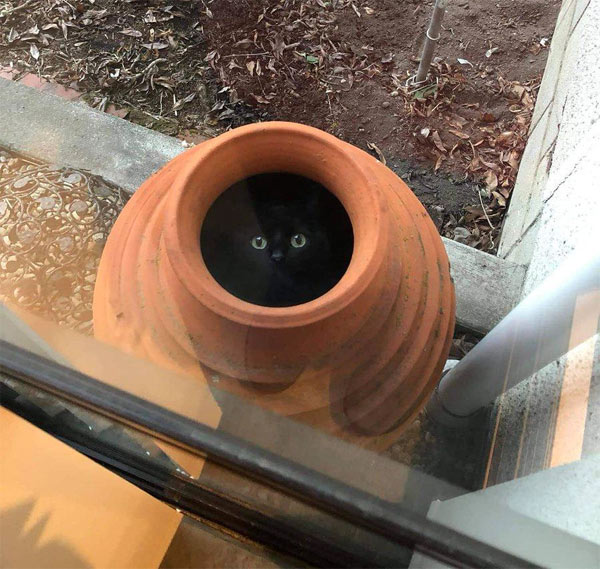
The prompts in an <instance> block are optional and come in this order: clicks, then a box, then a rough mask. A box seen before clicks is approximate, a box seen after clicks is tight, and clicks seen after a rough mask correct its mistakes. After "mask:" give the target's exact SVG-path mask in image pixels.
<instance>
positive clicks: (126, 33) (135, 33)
mask: <svg viewBox="0 0 600 569" xmlns="http://www.w3.org/2000/svg"><path fill="white" fill-rule="evenodd" d="M119 33H120V34H123V35H124V36H131V37H132V38H141V37H142V32H139V31H138V30H134V29H133V28H125V29H124V30H121V31H120V32H119Z"/></svg>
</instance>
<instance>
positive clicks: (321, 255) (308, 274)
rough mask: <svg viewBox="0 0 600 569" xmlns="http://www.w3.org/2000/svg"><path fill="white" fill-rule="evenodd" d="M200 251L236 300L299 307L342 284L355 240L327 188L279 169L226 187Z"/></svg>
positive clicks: (212, 209)
mask: <svg viewBox="0 0 600 569" xmlns="http://www.w3.org/2000/svg"><path fill="white" fill-rule="evenodd" d="M200 248H201V251H202V257H203V259H204V263H205V265H206V267H207V269H208V271H209V272H210V274H211V275H212V276H213V278H214V279H215V280H216V281H217V282H218V283H219V284H220V285H221V286H222V287H223V288H224V289H225V290H227V291H228V292H230V293H231V294H233V295H234V296H236V297H238V298H240V299H242V300H245V301H246V302H251V303H252V304H257V305H260V306H271V307H282V306H295V305H298V304H303V303H306V302H310V301H311V300H314V299H316V298H318V297H320V296H322V295H324V294H325V293H326V292H327V291H329V290H330V289H331V288H333V287H334V286H335V285H336V283H338V282H339V280H340V279H341V278H342V277H343V275H344V273H345V272H346V270H347V268H348V265H349V264H350V259H351V258H352V251H353V249H354V235H353V231H352V224H351V222H350V218H349V217H348V214H347V213H346V210H345V209H344V207H343V206H342V204H341V202H340V201H339V200H338V199H337V197H335V196H334V195H333V194H332V193H331V192H329V191H328V190H327V189H326V188H325V187H324V186H322V185H321V184H318V183H317V182H314V181H312V180H310V179H308V178H305V177H303V176H298V175H295V174H288V173H284V172H276V173H268V174H258V175H255V176H251V177H249V178H246V179H244V180H241V181H239V182H237V183H235V184H234V185H232V186H230V187H229V188H227V189H226V190H225V191H224V192H223V193H222V194H221V195H220V196H219V197H218V198H217V199H216V200H215V202H214V203H213V204H212V205H211V207H210V208H209V210H208V212H207V214H206V217H205V219H204V222H203V224H202V228H201V232H200Z"/></svg>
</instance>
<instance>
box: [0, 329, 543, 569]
mask: <svg viewBox="0 0 600 569" xmlns="http://www.w3.org/2000/svg"><path fill="white" fill-rule="evenodd" d="M0 371H2V372H3V373H4V374H6V375H8V376H10V377H13V378H15V379H17V380H20V381H22V382H24V383H26V384H28V385H31V386H33V387H35V388H37V389H40V390H42V391H45V392H48V393H51V394H53V395H56V396H58V397H60V398H62V399H65V400H68V401H70V402H72V403H75V404H77V405H80V406H81V407H85V408H87V409H89V410H91V411H93V412H95V413H98V414H100V415H103V416H105V417H109V418H111V419H112V420H114V421H116V422H119V423H122V424H125V425H127V426H129V427H133V428H135V429H138V430H141V431H144V432H146V433H148V434H150V435H151V436H153V437H155V438H157V439H160V440H162V441H164V442H167V443H169V444H171V445H173V446H176V447H178V448H181V449H183V450H186V451H187V452H190V453H192V454H195V455H198V456H202V457H206V458H208V459H210V460H211V461H214V462H215V463H217V464H219V465H221V466H223V467H225V468H227V469H230V470H232V471H235V472H237V473H240V474H242V475H243V476H247V477H249V478H252V479H254V480H257V481H258V482H260V483H262V484H266V485H269V486H272V487H274V488H276V489H277V490H278V491H280V492H283V493H284V494H286V495H289V496H292V497H294V498H295V499H296V500H299V501H301V502H304V503H306V504H309V505H311V506H313V507H315V508H318V509H319V510H321V511H324V512H327V513H329V514H331V515H333V516H336V517H340V518H343V519H345V520H347V521H348V522H350V523H352V524H354V525H355V526H357V527H360V528H363V529H366V530H368V531H370V532H372V533H374V534H376V535H379V536H381V537H384V538H386V539H388V540H390V541H391V542H394V543H397V544H400V545H402V546H406V547H409V548H411V549H414V550H417V551H419V552H421V553H423V554H425V555H428V556H429V557H431V558H434V559H436V560H439V561H442V562H444V563H447V564H449V565H451V566H454V567H498V568H501V567H522V568H526V567H527V568H529V567H538V566H537V565H535V564H532V563H531V562H529V561H526V560H524V559H520V558H517V557H515V556H513V555H511V554H509V553H506V552H504V551H501V550H499V549H497V548H495V547H492V546H490V545H487V544H485V543H481V542H479V541H477V540H474V539H472V538H470V537H468V536H466V535H463V534H461V533H460V532H457V531H455V530H453V529H450V528H448V527H445V526H443V525H441V524H439V523H436V522H433V521H431V520H429V519H427V518H425V517H423V516H420V515H418V514H416V513H414V512H412V511H410V510H408V509H406V508H405V507H403V506H402V505H399V504H393V503H390V502H387V501H385V500H382V499H380V498H378V497H376V496H373V495H371V494H368V493H367V492H364V491H362V490H359V489H357V488H352V487H350V486H347V485H345V484H343V483H341V482H339V481H337V480H335V479H333V478H331V477H329V476H326V475H324V474H322V473H320V472H317V471H315V470H313V469H310V468H307V467H305V466H303V465H301V464H298V463H295V462H293V461H291V460H288V459H285V458H283V457H281V456H278V455H276V454H274V453H272V452H270V451H267V450H265V449H262V448H260V447H258V446H256V445H253V444H251V443H248V442H247V441H244V440H242V439H240V438H238V437H235V436H233V435H230V434H228V433H225V432H221V431H219V430H216V429H212V428H210V427H207V426H206V425H203V424H201V423H198V422H196V421H193V420H191V419H189V418H187V417H184V416H181V415H178V414H177V413H174V412H172V411H169V410H167V409H164V408H162V407H160V406H158V405H155V404H153V403H150V402H148V401H145V400H143V399H140V398H139V397H136V396H134V395H131V394H129V393H127V392H125V391H122V390H120V389H117V388H115V387H112V386H109V385H106V384H104V383H102V382H100V381H98V380H96V379H94V378H92V377H89V376H87V375H84V374H82V373H80V372H78V371H76V370H73V369H70V368H67V367H65V366H62V365H60V364H57V363H55V362H53V361H51V360H48V359H45V358H42V357H40V356H38V355H35V354H33V353H31V352H28V351H26V350H24V349H22V348H19V347H17V346H15V345H12V344H10V343H9V342H5V341H0ZM3 404H4V403H3ZM113 466H115V465H113ZM140 473H141V471H140ZM140 473H138V475H137V479H138V482H139V483H142V482H143V483H145V484H151V483H152V481H149V480H146V479H145V475H144V474H141V476H140ZM130 474H131V473H130ZM155 490H156V488H155ZM238 514H239V515H241V516H242V518H243V516H244V515H247V512H246V513H244V512H238ZM262 521H263V522H265V523H268V520H262ZM248 522H250V520H248ZM229 523H231V520H230V521H229ZM276 523H280V522H279V521H277V522H276ZM227 524H228V522H227V521H226V520H225V521H224V525H225V526H226V527H230V526H227ZM230 529H233V530H234V531H238V529H239V528H237V529H236V528H234V527H230ZM267 541H268V540H267ZM265 545H267V546H273V545H276V544H273V543H265ZM308 547H310V545H309V546H308ZM340 562H341V563H340V566H343V565H344V563H343V561H342V560H341V559H340Z"/></svg>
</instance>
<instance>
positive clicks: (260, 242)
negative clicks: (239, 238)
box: [252, 235, 267, 250]
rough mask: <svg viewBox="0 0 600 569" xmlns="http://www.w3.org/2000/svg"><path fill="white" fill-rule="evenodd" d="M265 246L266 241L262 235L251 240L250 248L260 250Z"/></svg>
mask: <svg viewBox="0 0 600 569" xmlns="http://www.w3.org/2000/svg"><path fill="white" fill-rule="evenodd" d="M266 246H267V240H266V239H265V238H264V237H263V236H262V235H256V236H255V237H253V238H252V247H254V248H255V249H258V250H261V249H264V248H265V247H266Z"/></svg>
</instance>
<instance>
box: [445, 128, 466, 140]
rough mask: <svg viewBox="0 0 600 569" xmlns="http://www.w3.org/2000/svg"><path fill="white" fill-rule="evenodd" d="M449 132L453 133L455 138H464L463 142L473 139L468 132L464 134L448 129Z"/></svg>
mask: <svg viewBox="0 0 600 569" xmlns="http://www.w3.org/2000/svg"><path fill="white" fill-rule="evenodd" d="M448 132H451V133H452V134H453V135H454V136H458V138H462V139H463V140H469V138H471V137H470V136H469V135H468V134H467V133H466V132H462V131H460V130H454V129H452V128H451V129H448Z"/></svg>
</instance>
